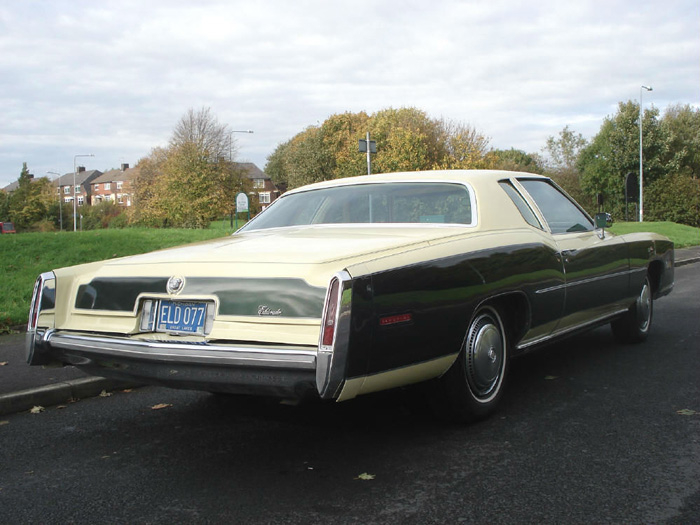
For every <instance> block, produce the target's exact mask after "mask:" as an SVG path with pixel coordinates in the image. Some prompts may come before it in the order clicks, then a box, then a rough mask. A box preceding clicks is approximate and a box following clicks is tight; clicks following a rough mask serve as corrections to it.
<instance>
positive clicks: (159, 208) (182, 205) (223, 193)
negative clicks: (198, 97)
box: [131, 108, 251, 228]
mask: <svg viewBox="0 0 700 525" xmlns="http://www.w3.org/2000/svg"><path fill="white" fill-rule="evenodd" d="M230 138H231V136H230V134H229V132H228V129H227V127H226V126H222V125H220V124H219V123H218V122H217V120H216V118H215V117H214V116H213V115H212V114H211V112H210V110H209V109H208V108H205V109H202V110H200V111H199V112H196V113H195V112H194V111H193V110H191V109H190V110H189V111H188V112H187V113H186V114H185V115H184V116H183V117H182V119H181V120H180V122H179V123H178V124H177V126H176V127H175V130H174V132H173V136H172V138H171V140H170V145H169V146H168V147H167V148H156V149H154V150H153V151H151V154H150V155H149V156H148V157H146V158H144V159H141V160H140V161H139V163H138V168H139V174H138V176H137V177H136V180H135V181H134V192H135V198H134V200H135V203H134V210H133V211H132V212H131V214H132V221H134V222H137V223H142V224H147V225H151V226H158V227H163V226H179V227H188V228H207V227H209V223H210V222H211V221H213V220H215V219H216V218H219V217H221V216H223V215H226V214H228V213H230V212H231V210H233V206H234V201H235V196H236V194H237V193H238V192H239V191H245V192H248V191H250V190H251V182H250V180H249V179H248V178H247V177H246V176H245V174H244V173H243V171H242V169H241V168H240V166H238V165H237V164H236V163H234V162H231V161H228V160H226V159H225V155H223V153H228V152H229V151H230V150H229V148H230V147H231V146H232V145H231V143H230V142H229V140H230Z"/></svg>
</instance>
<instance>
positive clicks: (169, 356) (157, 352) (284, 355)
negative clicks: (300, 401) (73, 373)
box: [26, 329, 319, 398]
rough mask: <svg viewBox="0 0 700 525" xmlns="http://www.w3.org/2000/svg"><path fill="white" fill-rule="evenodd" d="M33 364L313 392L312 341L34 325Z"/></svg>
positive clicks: (149, 379) (177, 383) (156, 380)
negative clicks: (127, 334)
mask: <svg viewBox="0 0 700 525" xmlns="http://www.w3.org/2000/svg"><path fill="white" fill-rule="evenodd" d="M26 350H27V357H28V361H29V362H30V363H32V364H50V363H56V364H68V365H73V366H76V367H78V368H81V369H83V370H85V371H86V372H88V373H90V374H92V375H96V376H101V377H108V378H112V379H118V380H128V381H132V382H136V383H145V384H150V385H162V386H167V387H173V388H186V389H192V390H203V391H209V392H229V393H235V394H254V395H272V396H276V397H294V398H298V397H305V396H307V395H309V394H312V395H314V394H315V395H318V394H319V392H318V386H317V385H316V381H315V379H316V364H317V356H316V347H299V346H294V347H286V346H285V347H280V346H275V347H268V346H262V345H243V344H237V345H225V344H208V343H196V342H184V341H183V342H172V341H146V340H135V339H127V338H124V337H108V336H93V335H90V334H82V333H64V332H57V331H54V330H41V329H39V330H36V331H32V332H28V333H27V341H26Z"/></svg>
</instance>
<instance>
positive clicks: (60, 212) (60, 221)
mask: <svg viewBox="0 0 700 525" xmlns="http://www.w3.org/2000/svg"><path fill="white" fill-rule="evenodd" d="M46 173H48V174H50V175H56V188H57V189H58V217H59V219H58V224H59V225H60V226H59V231H63V206H62V205H61V186H60V184H59V182H60V179H61V174H60V173H56V172H55V171H47V172H46Z"/></svg>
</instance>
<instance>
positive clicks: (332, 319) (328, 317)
mask: <svg viewBox="0 0 700 525" xmlns="http://www.w3.org/2000/svg"><path fill="white" fill-rule="evenodd" d="M339 295H340V281H339V280H338V279H337V278H333V280H332V281H331V283H330V285H329V287H328V297H327V298H326V308H325V311H324V312H323V320H322V323H323V324H322V325H321V330H322V331H321V347H322V348H324V347H325V348H331V347H332V346H333V340H334V338H335V330H336V325H337V324H338V298H339Z"/></svg>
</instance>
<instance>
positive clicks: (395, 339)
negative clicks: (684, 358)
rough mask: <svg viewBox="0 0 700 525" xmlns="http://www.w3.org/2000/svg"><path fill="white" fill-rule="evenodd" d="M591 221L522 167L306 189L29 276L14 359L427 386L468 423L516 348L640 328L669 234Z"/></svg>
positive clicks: (645, 324) (210, 376) (143, 376)
mask: <svg viewBox="0 0 700 525" xmlns="http://www.w3.org/2000/svg"><path fill="white" fill-rule="evenodd" d="M606 226H607V225H606V216H605V214H601V215H599V216H596V218H595V220H593V219H592V218H591V217H590V216H589V215H587V214H586V212H584V211H583V209H582V208H581V207H580V206H579V205H578V204H576V203H575V202H574V201H573V200H572V199H571V198H569V197H568V196H567V195H566V194H565V193H564V192H562V191H561V190H560V189H559V188H558V187H557V186H556V185H555V184H554V183H553V182H552V181H551V180H549V179H548V178H546V177H542V176H538V175H532V174H527V173H516V172H506V171H431V172H412V173H394V174H386V175H371V176H362V177H355V178H350V179H342V180H334V181H328V182H323V183H319V184H314V185H310V186H306V187H302V188H298V189H296V190H293V191H290V192H288V193H286V194H285V195H283V196H282V197H281V198H279V199H278V200H277V201H276V202H275V203H273V205H271V206H270V207H269V208H268V209H267V210H265V211H264V212H263V213H261V214H260V215H258V216H257V217H256V218H254V219H253V220H252V221H250V222H249V223H248V224H247V225H246V226H245V227H243V228H242V229H241V230H239V231H238V232H236V233H235V234H234V235H232V236H230V237H227V238H224V239H219V240H214V241H210V242H206V243H201V244H195V245H189V246H184V247H180V248H173V249H168V250H163V251H158V252H153V253H149V254H145V255H140V256H134V257H126V258H122V259H114V260H109V261H103V262H99V263H93V264H86V265H82V266H75V267H70V268H61V269H56V270H54V271H52V272H48V273H45V274H43V275H41V276H40V277H39V278H38V280H37V283H36V286H35V290H34V297H33V300H32V306H31V311H30V319H29V326H28V334H27V345H26V348H27V360H28V362H29V363H30V364H32V365H43V364H49V363H62V364H66V365H74V366H77V367H79V368H81V369H83V370H85V371H87V372H89V373H91V374H94V375H98V376H103V377H111V378H117V379H126V380H131V381H137V382H141V383H146V384H154V385H165V386H169V387H175V388H189V389H197V390H204V391H210V392H224V393H246V394H260V395H272V396H279V397H294V398H304V397H307V396H313V397H316V398H321V399H332V400H338V401H344V400H347V399H352V398H354V397H355V396H358V395H361V394H367V393H370V392H375V391H379V390H385V389H389V388H395V387H400V386H404V385H409V384H413V383H418V382H429V383H428V389H429V391H430V392H431V395H432V397H433V399H434V405H435V407H436V408H437V410H438V411H439V412H440V413H441V414H443V415H444V416H446V417H450V418H453V419H457V420H472V419H476V418H481V417H484V416H486V415H488V414H489V413H491V412H492V411H493V410H494V409H495V407H496V405H497V403H498V401H499V399H500V398H501V397H502V394H503V390H504V384H505V379H506V377H507V373H508V363H509V359H510V357H511V356H513V355H515V354H518V353H522V352H525V351H528V350H530V349H533V348H536V347H537V346H539V345H542V344H544V343H548V342H551V341H553V340H556V339H558V338H561V337H565V336H570V335H573V334H576V333H577V332H578V331H580V330H582V329H589V328H592V327H595V326H598V325H601V324H604V323H611V324H612V328H613V333H614V335H615V336H616V337H617V338H618V339H620V340H622V341H627V342H639V341H642V340H644V339H645V338H646V336H647V334H648V333H649V330H650V328H651V321H652V313H653V301H654V299H656V298H658V297H661V296H663V295H665V294H668V293H669V292H670V291H671V289H672V287H673V257H674V252H673V244H672V243H671V242H670V241H669V240H668V239H666V238H665V237H662V236H659V235H655V234H630V235H620V236H616V235H612V234H611V233H610V232H608V231H606V230H605V227H606Z"/></svg>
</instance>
